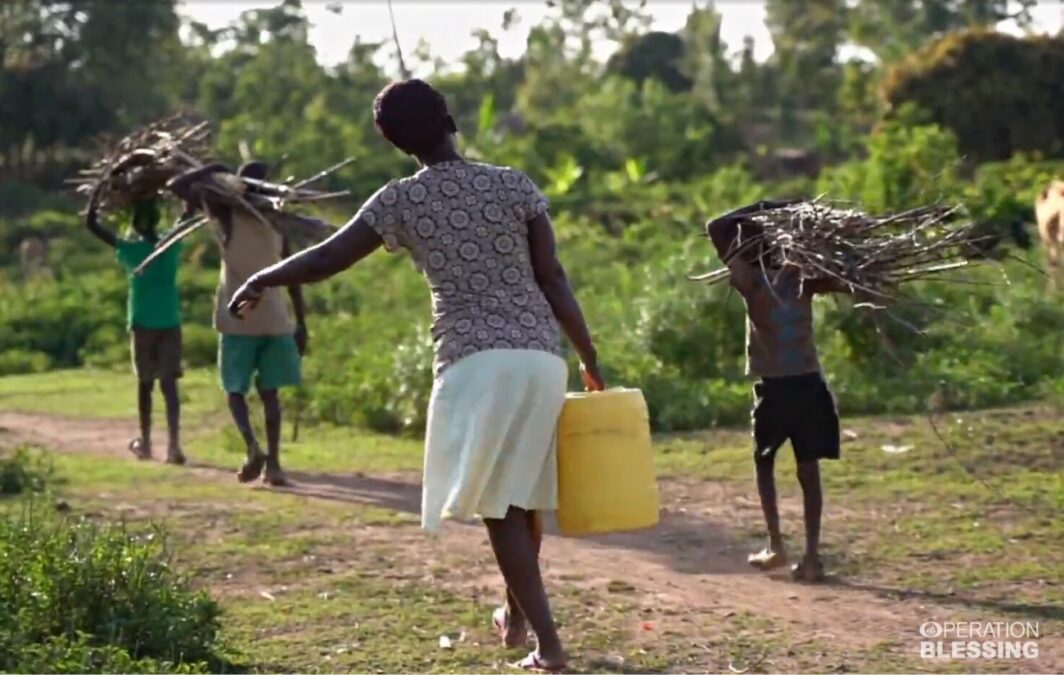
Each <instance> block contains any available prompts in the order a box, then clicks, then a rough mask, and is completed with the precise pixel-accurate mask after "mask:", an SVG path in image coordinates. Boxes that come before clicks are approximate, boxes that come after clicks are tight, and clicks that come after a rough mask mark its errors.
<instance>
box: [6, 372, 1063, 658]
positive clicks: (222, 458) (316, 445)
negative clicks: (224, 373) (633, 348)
mask: <svg viewBox="0 0 1064 675" xmlns="http://www.w3.org/2000/svg"><path fill="white" fill-rule="evenodd" d="M131 384H132V382H131V378H130V377H129V376H128V375H126V374H125V373H110V372H79V371H67V372H62V373H52V374H49V375H45V376H35V377H9V378H0V409H2V410H13V409H15V410H30V411H38V412H51V413H59V414H70V415H82V414H83V415H84V416H94V417H124V418H129V417H131V416H132V415H133V414H134V412H135V411H134V404H133V401H132V400H130V399H131V397H130V396H128V394H130V393H131V392H130V391H129V389H130V386H131ZM185 384H186V387H185V389H186V392H187V393H186V396H188V398H189V399H190V404H189V405H188V406H187V410H189V413H188V417H186V419H187V420H190V422H189V424H188V425H187V426H186V450H187V452H188V454H189V455H190V457H192V458H193V459H194V460H195V461H197V462H201V463H207V464H210V465H215V466H218V467H222V468H225V469H227V471H226V472H224V473H223V472H219V471H217V470H214V469H197V470H193V471H189V470H182V469H176V468H172V467H168V466H164V465H161V464H157V463H137V462H132V461H129V460H126V459H125V458H121V457H114V458H112V457H101V456H96V455H76V454H55V455H52V456H51V462H52V464H53V466H54V470H55V474H56V476H57V477H58V480H59V482H58V483H57V484H56V485H57V487H56V489H57V490H58V493H59V494H58V499H60V500H63V501H64V502H68V503H69V504H70V505H71V506H72V507H73V509H74V511H75V512H76V513H84V514H89V515H93V516H95V517H101V518H108V519H114V518H117V519H123V520H126V521H127V522H129V523H131V524H136V523H144V524H147V523H149V522H162V523H163V524H164V525H165V526H166V527H167V528H168V529H169V530H170V531H171V535H172V540H173V542H174V544H175V546H176V552H177V555H176V563H177V564H179V565H181V566H182V567H183V568H184V569H187V570H189V571H191V572H193V573H194V574H195V575H196V579H197V580H198V582H199V583H201V584H202V585H204V586H205V587H208V588H210V589H211V590H212V591H214V592H215V593H217V594H218V595H219V597H220V602H221V604H222V606H223V608H224V609H225V612H226V614H225V619H224V638H225V640H224V642H225V644H226V645H227V646H226V649H227V650H228V651H227V653H226V654H225V658H226V659H227V661H229V662H231V663H238V664H243V665H246V666H247V667H248V668H250V669H251V670H264V671H278V670H281V671H290V670H299V671H338V670H339V671H348V670H355V671H365V670H371V671H372V670H382V671H448V672H453V671H484V670H491V671H493V670H500V669H503V667H504V665H505V662H506V660H507V659H513V658H516V657H517V656H519V654H516V653H510V654H507V653H505V652H503V651H501V650H499V649H498V648H497V647H496V646H495V643H494V636H492V635H491V634H490V631H488V630H487V629H486V627H485V625H484V624H485V622H486V620H487V619H486V617H487V616H488V614H489V612H490V609H491V606H492V604H493V602H494V601H495V599H496V598H495V594H494V593H493V592H491V591H489V590H485V589H483V588H482V587H480V586H479V585H476V584H474V582H473V581H472V580H471V579H475V578H477V577H476V574H478V573H479V574H484V573H485V570H486V571H487V573H492V571H491V567H490V565H491V563H490V558H489V557H488V553H487V548H486V547H485V548H484V549H483V550H481V551H454V550H448V549H446V548H441V547H429V548H428V549H425V546H426V544H425V543H424V541H425V540H424V537H425V535H423V534H422V533H421V532H420V531H419V530H418V528H417V525H416V523H417V517H416V515H415V514H411V513H405V512H399V511H395V510H392V509H390V508H387V507H386V506H374V505H371V504H366V503H344V502H336V501H329V500H322V499H308V498H306V497H302V496H297V495H294V494H285V493H279V492H276V491H268V490H261V489H248V488H240V487H238V486H236V485H235V484H234V483H233V482H232V478H231V476H230V475H228V469H231V468H235V467H236V466H237V464H238V463H239V462H240V459H241V452H242V448H241V445H240V443H239V440H238V439H237V438H236V436H235V435H234V434H233V433H232V432H231V431H229V430H228V419H227V416H226V414H225V411H224V400H223V399H222V395H221V394H220V392H219V391H218V390H217V389H216V388H215V386H214V383H213V380H212V376H211V375H209V374H208V373H205V372H203V371H197V372H193V373H190V374H189V377H188V378H186V380H185ZM158 407H159V406H157V408H158ZM78 411H82V412H78ZM939 424H940V427H941V429H942V431H943V433H944V435H945V436H946V438H947V440H948V441H949V443H950V445H951V449H949V450H947V449H944V447H943V445H942V443H941V442H940V441H939V439H938V438H937V437H936V436H935V434H934V433H933V432H932V431H931V429H930V428H929V427H928V425H927V422H926V420H924V419H922V418H914V417H898V418H857V419H847V420H845V421H844V424H843V427H844V428H845V429H847V430H848V431H850V432H852V433H850V434H848V440H847V441H846V442H845V444H844V446H843V460H842V461H840V462H827V463H824V465H823V476H824V482H825V490H826V499H827V510H826V521H825V529H824V536H825V550H826V553H827V555H828V557H829V565H830V567H831V569H832V570H833V571H834V572H835V573H836V574H837V575H838V576H839V577H840V578H841V583H844V584H848V585H853V586H858V587H862V588H865V589H871V590H873V591H875V592H877V593H881V594H884V593H885V594H888V595H901V596H913V595H915V596H918V597H919V596H925V597H927V598H928V601H929V602H933V603H940V604H944V605H945V606H949V607H954V608H955V610H956V612H958V616H960V615H961V614H964V615H965V616H968V615H969V614H970V615H973V616H987V617H990V618H993V619H996V620H1000V619H1005V618H1015V619H1019V620H1039V621H1042V624H1043V626H1042V627H1043V631H1045V632H1047V633H1049V632H1052V631H1054V630H1056V627H1058V626H1064V615H1062V613H1061V611H1060V610H1059V606H1060V605H1061V604H1062V603H1064V568H1062V567H1061V566H1060V565H1059V561H1060V560H1061V559H1064V543H1062V542H1064V525H1062V524H1061V523H1062V521H1061V520H1060V519H1059V518H1058V517H1057V514H1058V513H1059V511H1060V508H1061V507H1062V506H1064V471H1062V469H1064V452H1061V445H1060V443H1061V439H1064V417H1062V416H1061V415H1060V408H1059V407H1057V406H1054V405H1051V404H1044V405H1038V406H1031V407H1025V408H1015V409H1004V410H995V411H985V412H971V413H960V414H957V413H950V414H948V415H944V416H942V418H941V420H940V422H939ZM289 431H290V427H288V426H287V425H286V429H285V433H286V436H287V434H288V432H289ZM885 444H893V445H911V446H912V449H911V450H909V451H908V452H905V453H901V454H891V453H887V452H885V451H883V450H882V446H883V445H885ZM284 453H285V459H286V463H287V465H288V468H289V469H290V470H292V471H305V472H313V473H322V474H351V473H355V472H367V473H370V474H378V475H379V474H387V473H391V472H402V473H403V474H404V476H403V477H404V478H406V479H410V480H413V479H415V478H416V471H417V470H418V469H419V468H420V464H421V443H420V441H419V440H418V439H414V438H394V437H387V436H381V435H377V434H373V433H371V432H367V431H364V430H359V429H341V428H335V427H328V426H312V427H305V428H304V429H303V430H302V432H301V438H300V440H299V442H298V443H288V442H287V437H286V443H285V449H284ZM656 459H657V466H658V471H659V474H660V475H661V476H662V477H665V478H673V479H679V483H680V484H682V485H683V486H685V489H687V490H689V491H690V492H689V494H688V497H689V498H690V501H688V502H686V504H685V506H692V507H700V506H704V507H706V508H708V509H709V511H708V512H707V513H709V515H708V516H707V517H708V518H709V519H710V520H711V521H713V520H722V521H723V522H725V523H726V524H727V526H728V527H730V528H732V530H733V531H735V532H736V535H737V537H738V539H740V540H742V541H744V542H747V543H750V544H751V545H752V544H753V543H754V537H757V536H759V533H760V529H761V523H760V514H759V512H758V511H757V510H756V505H755V504H754V502H752V501H751V500H752V499H753V498H754V497H755V493H754V486H753V480H752V467H751V462H750V441H749V435H748V432H747V431H746V430H745V429H724V430H715V431H710V432H705V433H695V434H682V435H667V436H659V437H658V438H657V439H656ZM778 464H779V466H778V478H779V485H780V492H781V500H782V503H783V506H784V519H785V526H786V528H787V530H788V531H789V532H790V533H791V542H792V545H796V542H797V540H798V536H799V530H800V524H801V521H800V517H799V513H800V495H799V493H798V490H797V482H796V480H795V479H794V477H793V476H794V463H793V459H792V457H791V454H790V452H789V450H787V449H786V448H785V449H784V450H783V451H782V452H781V454H780V460H779V463H778ZM964 465H967V466H969V467H971V469H972V470H973V471H975V472H976V473H977V475H978V476H980V477H982V478H984V479H985V480H986V481H987V482H988V483H989V484H990V485H991V486H992V488H991V489H988V488H987V487H986V486H984V485H983V484H981V483H980V482H979V481H977V480H974V479H973V478H972V476H971V475H970V474H969V473H968V472H967V471H966V470H965V468H964ZM703 485H704V486H705V487H706V488H707V493H706V494H711V495H714V497H713V498H712V499H713V500H716V501H709V500H710V498H709V497H706V496H704V495H702V494H701V493H700V492H699V490H700V489H702V488H701V487H700V486H703ZM708 488H712V490H708ZM722 493H723V495H724V496H725V498H726V499H725V501H724V502H723V503H721V502H720V495H721V494H722ZM665 494H666V495H668V494H669V485H668V484H666V490H665ZM729 497H743V498H744V501H743V503H744V504H746V506H744V507H741V508H740V507H739V506H738V502H731V501H728V499H727V498H729ZM700 500H701V502H702V503H700ZM669 506H671V507H673V508H675V507H676V505H675V504H670V505H669ZM7 508H13V506H12V505H11V503H10V502H5V501H3V500H0V510H2V509H7ZM425 550H430V551H432V552H433V555H434V556H436V557H433V558H422V557H419V556H421V555H422V554H423V552H424V551H425ZM485 566H487V567H485ZM478 570H479V572H478ZM470 575H472V576H470ZM478 583H479V582H478ZM471 584H474V585H471ZM264 591H265V592H266V594H267V595H268V596H269V597H267V595H263V592H264ZM552 595H553V597H554V603H555V605H556V608H557V612H558V617H559V622H560V625H561V629H562V632H563V636H564V637H565V638H566V640H567V643H568V644H569V647H570V649H571V650H572V651H573V653H574V654H576V655H577V656H578V661H577V662H576V666H577V667H578V668H580V669H584V670H591V671H649V672H653V671H664V670H677V669H685V670H700V669H707V668H708V669H711V670H724V669H727V667H728V665H729V664H733V665H734V666H735V667H737V668H739V669H742V668H743V667H749V668H751V669H752V671H754V672H756V671H758V670H772V669H776V670H810V671H818V672H824V671H832V670H834V671H851V670H879V671H883V670H912V669H914V668H924V669H926V664H921V663H920V662H919V661H914V660H913V659H912V658H910V656H909V655H908V652H905V651H904V649H901V647H899V645H898V644H893V643H890V642H885V643H884V644H883V645H881V647H880V648H876V649H872V650H870V651H868V652H866V653H861V654H851V653H847V652H846V651H845V649H844V648H843V647H841V646H839V645H835V644H832V643H831V641H830V640H828V641H823V640H819V641H818V640H814V641H813V642H809V641H806V642H803V646H802V648H801V649H797V650H794V649H790V648H789V647H788V646H787V645H788V644H789V640H790V638H791V637H793V636H794V635H795V632H794V631H795V630H796V629H795V628H794V627H792V626H788V625H772V623H771V622H769V621H767V620H765V619H764V618H763V617H756V616H750V615H745V614H743V613H741V612H740V613H738V614H730V615H728V616H721V615H718V614H711V613H707V614H706V615H705V616H697V615H685V616H683V617H676V616H673V615H671V614H670V613H669V608H668V607H667V606H659V605H658V604H657V603H655V602H654V601H652V600H648V599H647V598H645V597H643V596H641V594H640V593H639V592H638V591H636V590H635V589H634V587H631V585H630V584H626V583H625V581H624V580H612V581H610V582H608V583H607V582H605V581H603V582H602V583H601V584H598V585H595V586H594V587H589V581H588V578H585V577H567V578H565V579H562V580H561V581H560V582H558V583H557V584H555V585H554V587H552ZM270 598H272V599H270ZM647 624H652V625H653V628H652V629H650V630H647V629H645V628H644V626H645V625H647ZM694 625H698V626H712V627H713V628H712V630H709V631H703V632H705V633H706V635H705V636H702V635H701V633H700V636H699V639H697V640H693V639H692V637H691V632H690V627H691V626H694ZM463 633H464V634H465V639H464V640H459V637H460V636H461V635H462V634H463ZM443 634H446V635H448V637H450V638H451V639H452V640H453V641H454V648H453V649H450V650H441V649H440V648H439V646H438V640H439V636H440V635H443ZM789 636H790V637H789ZM954 665H956V664H954ZM984 666H985V668H984ZM994 667H997V666H996V665H990V664H980V668H982V669H992V668H994ZM946 669H947V670H948V668H946Z"/></svg>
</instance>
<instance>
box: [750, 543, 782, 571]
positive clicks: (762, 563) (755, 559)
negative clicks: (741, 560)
mask: <svg viewBox="0 0 1064 675" xmlns="http://www.w3.org/2000/svg"><path fill="white" fill-rule="evenodd" d="M746 562H747V563H749V565H750V566H751V567H753V568H754V569H756V570H761V571H762V572H769V571H771V570H775V569H779V568H780V567H786V566H787V554H786V553H784V552H783V551H780V552H779V553H777V554H775V555H774V556H773V555H772V552H771V551H769V550H768V549H764V550H762V551H758V552H757V553H751V554H750V555H748V556H747V557H746Z"/></svg>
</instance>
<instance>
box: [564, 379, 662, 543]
mask: <svg viewBox="0 0 1064 675" xmlns="http://www.w3.org/2000/svg"><path fill="white" fill-rule="evenodd" d="M659 508H660V501H659V498H658V484H657V481H656V480H655V479H654V454H653V449H652V447H651V443H650V415H649V413H648V412H647V404H646V400H644V398H643V392H641V391H640V390H638V389H620V388H618V389H608V390H606V391H601V392H586V393H585V392H579V393H570V394H567V395H566V397H565V405H564V407H563V408H562V413H561V416H560V417H559V419H558V513H557V520H558V528H559V529H560V530H561V533H562V534H563V535H566V536H576V535H582V534H601V533H605V532H620V531H625V530H639V529H642V528H645V527H652V526H654V525H656V524H657V523H658V510H659Z"/></svg>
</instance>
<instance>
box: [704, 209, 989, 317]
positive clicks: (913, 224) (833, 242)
mask: <svg viewBox="0 0 1064 675" xmlns="http://www.w3.org/2000/svg"><path fill="white" fill-rule="evenodd" d="M961 215H962V213H961V211H960V209H959V208H957V207H945V206H924V207H919V208H915V209H911V210H908V211H903V212H901V213H896V214H892V215H884V216H875V215H869V214H867V213H864V212H862V211H860V210H857V209H854V208H849V207H846V206H845V205H842V204H838V203H831V202H823V201H819V200H815V201H805V202H797V203H794V204H789V205H786V206H780V207H778V208H772V209H766V210H762V211H757V212H754V213H751V214H747V215H744V216H742V217H741V220H740V225H739V236H738V237H736V239H735V241H734V242H733V244H732V246H733V250H732V251H731V252H730V253H729V255H741V256H743V257H744V258H745V259H747V260H749V261H751V262H752V263H753V264H754V265H755V266H758V267H760V268H761V269H762V270H763V272H764V273H765V274H768V273H769V270H773V269H780V268H782V267H783V266H785V265H789V266H793V267H796V268H798V270H799V273H800V275H801V278H802V279H806V280H810V279H818V280H833V281H836V282H839V283H841V284H842V285H843V286H845V287H847V288H849V289H851V290H852V291H855V292H856V291H860V292H864V293H867V294H872V295H875V296H880V297H891V296H892V295H893V294H894V292H895V290H896V289H897V287H898V286H899V285H900V284H902V283H906V282H909V281H914V280H917V279H925V278H928V277H932V276H936V275H939V274H941V273H943V272H947V271H950V270H955V269H958V268H960V267H964V266H965V265H967V255H968V254H970V253H971V251H972V250H973V248H974V245H975V244H976V243H978V241H979V239H980V238H979V237H977V236H976V235H975V231H974V227H973V225H972V224H971V223H970V222H968V221H966V220H964V219H963V218H961V217H960V216H961ZM727 277H728V270H727V268H723V269H719V270H716V271H714V272H710V273H709V274H704V275H701V276H698V277H693V278H694V279H696V280H701V281H706V282H708V283H717V282H719V281H722V280H724V279H726V278H727Z"/></svg>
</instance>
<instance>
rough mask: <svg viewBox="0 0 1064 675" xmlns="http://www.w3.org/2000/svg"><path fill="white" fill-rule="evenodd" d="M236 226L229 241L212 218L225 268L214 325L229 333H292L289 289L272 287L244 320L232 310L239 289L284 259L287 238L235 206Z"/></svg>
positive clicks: (220, 331) (234, 220)
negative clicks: (231, 303)
mask: <svg viewBox="0 0 1064 675" xmlns="http://www.w3.org/2000/svg"><path fill="white" fill-rule="evenodd" d="M231 218H232V223H233V228H232V232H231V233H230V237H229V243H228V244H226V243H225V239H224V234H223V230H222V225H221V223H219V222H218V221H217V219H216V218H212V219H211V226H212V227H211V229H212V231H213V232H214V235H215V237H216V239H217V240H218V245H219V246H220V248H221V252H222V270H221V275H220V278H219V280H218V290H217V292H216V293H215V296H214V328H215V329H216V330H217V331H218V332H219V333H223V334H225V335H288V334H291V333H293V332H294V331H295V328H296V325H295V319H294V318H293V315H292V311H291V308H290V307H289V304H288V298H287V297H285V289H283V288H276V287H275V288H269V289H266V291H265V292H264V293H263V295H262V299H261V300H260V301H259V304H258V305H257V306H256V307H255V309H253V310H251V311H249V312H247V313H246V314H245V315H244V318H243V319H238V318H236V317H235V316H232V315H231V314H230V313H229V309H228V305H229V301H230V300H231V299H232V297H233V295H234V294H235V293H236V291H237V290H238V289H239V288H240V287H241V286H242V285H243V284H244V282H245V281H247V280H248V279H249V278H251V275H253V274H255V273H256V272H258V271H260V270H263V269H265V268H267V267H269V266H270V265H273V264H274V263H276V262H278V261H279V260H281V257H282V255H283V250H284V239H283V238H282V237H281V234H280V233H279V232H277V230H275V229H274V228H272V227H268V226H267V225H266V224H265V223H263V222H262V221H260V220H259V219H258V218H256V217H255V216H253V215H251V214H250V213H246V212H244V211H241V210H238V209H233V211H232V216H231Z"/></svg>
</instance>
